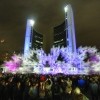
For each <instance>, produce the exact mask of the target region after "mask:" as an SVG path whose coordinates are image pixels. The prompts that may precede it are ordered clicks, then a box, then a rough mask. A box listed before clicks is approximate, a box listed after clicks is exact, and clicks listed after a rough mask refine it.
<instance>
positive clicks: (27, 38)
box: [24, 19, 34, 56]
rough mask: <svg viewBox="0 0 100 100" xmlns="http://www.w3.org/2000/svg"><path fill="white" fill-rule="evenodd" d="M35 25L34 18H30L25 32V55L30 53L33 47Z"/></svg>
mask: <svg viewBox="0 0 100 100" xmlns="http://www.w3.org/2000/svg"><path fill="white" fill-rule="evenodd" d="M33 25H34V20H31V19H28V20H27V25H26V34H25V44H24V56H27V55H28V52H29V49H30V48H31V47H32V37H33Z"/></svg>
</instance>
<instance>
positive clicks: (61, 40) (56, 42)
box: [54, 39, 64, 43]
mask: <svg viewBox="0 0 100 100" xmlns="http://www.w3.org/2000/svg"><path fill="white" fill-rule="evenodd" d="M63 40H64V39H61V40H59V41H55V42H54V43H58V42H62V41H63Z"/></svg>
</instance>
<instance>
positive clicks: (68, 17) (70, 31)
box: [64, 4, 76, 52]
mask: <svg viewBox="0 0 100 100" xmlns="http://www.w3.org/2000/svg"><path fill="white" fill-rule="evenodd" d="M64 10H65V29H66V43H67V46H68V48H69V51H70V52H76V37H75V27H74V17H73V10H72V7H71V5H70V4H69V5H67V6H66V7H65V8H64Z"/></svg>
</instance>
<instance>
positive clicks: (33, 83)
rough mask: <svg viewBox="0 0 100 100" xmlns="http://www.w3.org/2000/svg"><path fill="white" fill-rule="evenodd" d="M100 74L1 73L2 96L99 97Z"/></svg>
mask: <svg viewBox="0 0 100 100" xmlns="http://www.w3.org/2000/svg"><path fill="white" fill-rule="evenodd" d="M99 95H100V76H99V75H92V76H89V75H88V76H86V75H64V74H57V75H38V74H7V73H1V74H0V100H100V97H99Z"/></svg>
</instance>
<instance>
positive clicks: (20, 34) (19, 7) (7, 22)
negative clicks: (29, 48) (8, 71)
mask: <svg viewBox="0 0 100 100" xmlns="http://www.w3.org/2000/svg"><path fill="white" fill-rule="evenodd" d="M55 3H56V6H55ZM66 4H71V5H72V8H73V12H74V21H75V33H76V42H77V46H81V45H82V46H97V48H99V47H100V46H99V40H100V25H99V22H100V19H99V18H100V13H99V10H100V6H99V4H100V1H99V0H96V1H94V0H91V1H90V0H88V1H82V0H77V1H74V0H58V2H55V1H54V0H51V1H47V0H41V1H35V0H29V1H26V0H24V2H22V1H18V0H15V1H12V0H10V1H9V2H8V1H5V0H2V1H0V12H1V13H0V40H5V41H4V42H3V43H1V45H0V52H2V51H21V50H23V48H24V38H25V31H26V21H27V18H33V19H34V20H35V25H34V29H36V31H37V32H39V33H42V34H43V35H44V43H45V44H44V48H45V50H46V51H49V50H48V49H49V48H50V47H51V46H52V41H53V38H52V37H53V27H55V26H57V25H60V24H61V23H62V22H63V21H64V17H65V16H64V15H65V14H64V6H66Z"/></svg>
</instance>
